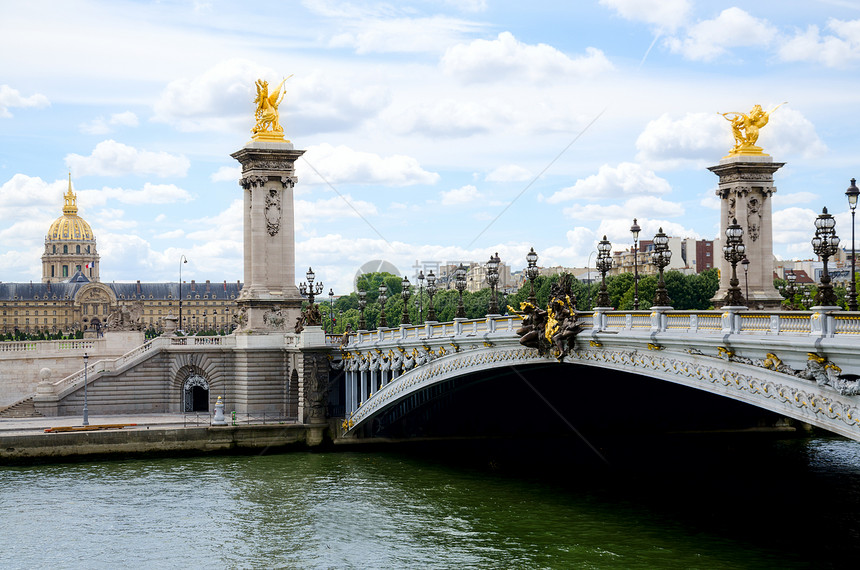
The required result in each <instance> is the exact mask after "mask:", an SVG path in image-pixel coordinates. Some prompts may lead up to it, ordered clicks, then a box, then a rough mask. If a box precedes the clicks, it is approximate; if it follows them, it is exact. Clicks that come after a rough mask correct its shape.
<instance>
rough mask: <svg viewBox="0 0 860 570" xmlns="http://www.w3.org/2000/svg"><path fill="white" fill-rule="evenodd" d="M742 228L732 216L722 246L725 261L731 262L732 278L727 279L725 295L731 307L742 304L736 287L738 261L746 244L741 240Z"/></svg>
mask: <svg viewBox="0 0 860 570" xmlns="http://www.w3.org/2000/svg"><path fill="white" fill-rule="evenodd" d="M743 235H744V230H743V228H741V227H740V225H738V220H737V219H736V218H732V223H731V224H729V227H727V228H726V245H725V246H723V255H724V256H725V258H726V261H728V262H729V263H731V264H732V278H731V279H730V280H729V292H728V295H727V296H726V299H727V303H728V305H729V306H731V307H740V306H742V305H743V304H744V298H743V295H741V288H740V287H738V283H739V281H738V271H737V268H738V263H739V262H740V261H741V260H742V259H743V258H744V253H745V252H746V246H745V245H744V242H743Z"/></svg>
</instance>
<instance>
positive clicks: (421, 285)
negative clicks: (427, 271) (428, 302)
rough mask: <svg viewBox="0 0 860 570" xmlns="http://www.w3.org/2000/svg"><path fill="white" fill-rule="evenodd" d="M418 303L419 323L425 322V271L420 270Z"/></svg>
mask: <svg viewBox="0 0 860 570" xmlns="http://www.w3.org/2000/svg"><path fill="white" fill-rule="evenodd" d="M416 304H417V305H418V324H419V325H420V324H423V323H424V271H419V272H418V298H417V299H416Z"/></svg>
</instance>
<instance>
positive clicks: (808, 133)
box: [636, 105, 826, 169]
mask: <svg viewBox="0 0 860 570" xmlns="http://www.w3.org/2000/svg"><path fill="white" fill-rule="evenodd" d="M773 107H774V106H773V105H772V106H771V107H770V109H772V108H773ZM735 110H736V109H735ZM741 112H748V111H741ZM733 145H734V139H733V137H732V134H731V126H730V125H729V122H728V121H727V120H726V119H724V118H723V117H722V116H721V115H720V114H719V113H687V114H686V115H684V116H683V117H682V118H680V119H675V118H672V117H671V116H670V115H669V114H664V115H662V116H660V118H658V119H655V120H653V121H650V122H649V123H648V124H647V125H646V126H645V129H644V130H643V131H642V133H641V134H640V135H639V137H638V138H637V139H636V148H637V149H638V151H639V152H638V153H637V155H636V159H637V160H639V161H641V162H643V163H646V164H648V165H649V166H652V167H655V168H660V169H669V168H679V167H686V166H689V165H690V164H689V163H690V162H691V161H692V162H694V163H702V162H713V160H714V157H715V156H725V155H726V154H728V152H729V151H730V150H731V148H732V146H733ZM758 145H759V146H761V147H763V148H764V151H765V152H766V153H768V154H771V155H773V156H779V157H790V156H792V155H798V154H799V155H801V156H802V157H804V158H815V157H817V156H820V155H821V154H822V153H823V152H824V151H825V150H826V146H825V145H824V143H823V142H821V139H820V138H819V137H818V134H817V133H816V131H815V126H814V125H813V124H812V123H811V122H810V121H809V120H808V119H807V118H806V117H804V116H803V114H801V113H800V111H797V110H796V109H792V108H791V107H787V106H782V107H780V108H779V109H778V110H777V111H776V112H774V113H773V114H772V115H771V116H770V121H769V123H768V124H767V126H765V127H763V128H762V129H761V132H760V134H759V140H758Z"/></svg>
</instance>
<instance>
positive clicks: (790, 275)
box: [783, 271, 797, 311]
mask: <svg viewBox="0 0 860 570" xmlns="http://www.w3.org/2000/svg"><path fill="white" fill-rule="evenodd" d="M785 280H786V281H787V283H788V284H787V285H786V286H785V288H784V289H783V292H784V293H785V295H786V298H787V299H788V302H789V306H788V308H789V309H791V310H792V311H793V310H795V309H797V305H796V304H795V303H794V296H795V295H796V294H797V289H796V288H795V286H794V284H795V283H797V275H795V273H794V271H787V272H786V273H785Z"/></svg>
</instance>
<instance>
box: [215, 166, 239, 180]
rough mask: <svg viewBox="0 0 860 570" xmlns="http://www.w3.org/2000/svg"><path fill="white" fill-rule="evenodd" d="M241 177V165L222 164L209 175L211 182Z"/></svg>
mask: <svg viewBox="0 0 860 570" xmlns="http://www.w3.org/2000/svg"><path fill="white" fill-rule="evenodd" d="M240 178H242V167H241V166H222V167H221V168H219V169H218V170H216V171H215V172H213V173H212V174H211V175H210V176H209V180H211V181H212V182H234V183H235V182H237V181H238V180H239V179H240Z"/></svg>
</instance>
